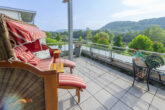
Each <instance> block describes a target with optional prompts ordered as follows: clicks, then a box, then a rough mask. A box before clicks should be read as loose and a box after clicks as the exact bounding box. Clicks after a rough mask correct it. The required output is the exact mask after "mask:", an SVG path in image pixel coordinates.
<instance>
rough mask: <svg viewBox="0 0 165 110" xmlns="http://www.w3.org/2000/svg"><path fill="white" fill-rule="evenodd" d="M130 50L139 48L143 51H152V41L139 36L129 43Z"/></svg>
mask: <svg viewBox="0 0 165 110" xmlns="http://www.w3.org/2000/svg"><path fill="white" fill-rule="evenodd" d="M128 46H129V48H138V49H141V50H149V51H152V50H153V48H152V41H151V39H150V38H148V37H147V36H145V35H138V36H136V37H135V38H134V39H132V41H131V42H130V43H129V45H128Z"/></svg>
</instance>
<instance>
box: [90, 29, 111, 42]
mask: <svg viewBox="0 0 165 110" xmlns="http://www.w3.org/2000/svg"><path fill="white" fill-rule="evenodd" d="M92 41H93V42H94V43H99V44H105V45H109V35H108V34H107V33H105V32H103V31H100V32H99V33H97V34H96V35H95V36H94V38H93V40H92Z"/></svg>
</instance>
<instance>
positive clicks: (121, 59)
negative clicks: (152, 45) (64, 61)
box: [49, 42, 165, 79]
mask: <svg viewBox="0 0 165 110" xmlns="http://www.w3.org/2000/svg"><path fill="white" fill-rule="evenodd" d="M76 43H78V42H74V45H73V48H75V44H76ZM79 43H80V42H79ZM59 44H62V43H54V44H51V47H52V48H54V49H57V48H58V49H60V50H61V51H63V52H64V53H65V55H67V54H66V53H67V51H68V44H67V43H63V44H62V45H59ZM49 45H50V44H49ZM81 50H82V54H83V55H87V56H89V57H90V58H92V59H95V60H102V61H104V62H106V63H110V64H111V63H114V61H117V62H118V64H119V63H122V65H124V66H125V67H126V68H127V67H128V68H130V69H132V58H133V50H134V49H130V48H128V47H117V46H111V45H103V44H96V43H88V44H86V43H82V47H81ZM139 51H140V52H141V53H142V54H143V56H146V55H149V54H156V55H160V56H161V57H162V58H163V59H164V60H165V53H158V52H152V51H145V50H139ZM63 55H64V54H63ZM117 66H119V65H117ZM124 69H125V68H124ZM154 72H157V73H159V74H161V75H164V76H165V66H162V67H160V68H157V69H156V70H154ZM153 77H155V76H153ZM156 79H158V77H157V76H156Z"/></svg>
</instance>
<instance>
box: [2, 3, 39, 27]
mask: <svg viewBox="0 0 165 110" xmlns="http://www.w3.org/2000/svg"><path fill="white" fill-rule="evenodd" d="M0 13H2V14H5V15H7V16H9V17H11V18H14V19H17V20H20V21H24V22H27V23H30V24H34V17H35V15H36V12H35V11H29V10H23V9H17V8H10V7H3V6H0Z"/></svg>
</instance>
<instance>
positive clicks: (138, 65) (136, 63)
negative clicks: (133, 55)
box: [132, 59, 151, 91]
mask: <svg viewBox="0 0 165 110" xmlns="http://www.w3.org/2000/svg"><path fill="white" fill-rule="evenodd" d="M139 71H141V72H143V74H146V78H145V77H144V78H145V79H146V80H147V88H148V91H149V90H150V88H149V80H150V73H151V69H150V68H148V67H147V65H146V64H145V62H144V61H142V60H141V59H133V76H134V80H133V84H132V85H133V86H134V83H135V80H136V77H138V76H137V75H138V72H139Z"/></svg>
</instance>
